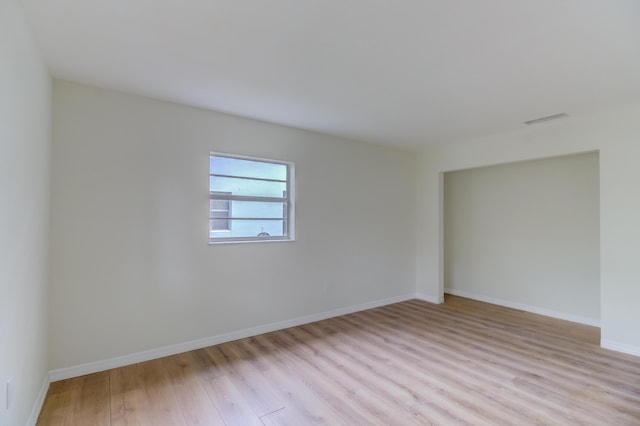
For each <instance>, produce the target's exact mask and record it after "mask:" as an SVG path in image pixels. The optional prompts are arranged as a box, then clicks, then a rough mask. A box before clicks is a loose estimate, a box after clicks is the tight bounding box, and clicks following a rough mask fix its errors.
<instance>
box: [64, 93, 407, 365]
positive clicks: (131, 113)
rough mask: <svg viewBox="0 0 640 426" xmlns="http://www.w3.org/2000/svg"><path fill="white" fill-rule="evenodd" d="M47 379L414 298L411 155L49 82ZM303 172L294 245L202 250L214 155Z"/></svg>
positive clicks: (207, 247) (298, 182) (298, 183)
mask: <svg viewBox="0 0 640 426" xmlns="http://www.w3.org/2000/svg"><path fill="white" fill-rule="evenodd" d="M53 151H54V155H53V189H52V194H53V202H52V244H53V253H52V296H51V310H52V314H51V342H52V344H51V368H52V369H59V368H64V367H69V366H74V365H78V364H81V363H87V362H94V361H98V360H103V359H108V358H112V357H117V356H122V355H126V354H130V353H134V352H139V351H145V350H150V349H154V348H158V347H163V346H167V345H173V344H177V343H181V342H187V341H192V340H195V339H200V338H205V337H209V336H216V335H219V334H222V333H228V332H233V331H236V330H241V329H246V328H249V327H255V326H259V325H261V324H269V323H274V322H277V321H284V320H287V319H290V318H296V317H300V316H304V315H310V314H315V313H319V312H326V311H330V310H333V309H338V308H342V307H347V306H352V305H356V304H360V303H366V302H369V301H375V300H381V299H385V298H390V297H395V296H399V295H406V294H411V293H414V292H415V264H414V261H415V256H414V250H415V237H414V223H415V210H416V208H415V193H416V192H415V191H416V188H415V182H416V176H415V171H416V169H417V161H415V159H414V157H415V155H414V154H411V153H409V152H406V151H400V150H395V149H391V148H385V147H379V146H375V145H371V144H365V143H359V142H353V141H346V140H342V139H337V138H333V137H329V136H324V135H320V134H316V133H310V132H306V131H301V130H296V129H291V128H286V127H282V126H277V125H272V124H266V123H262V122H258V121H254V120H250V119H245V118H239V117H234V116H230V115H225V114H220V113H215V112H211V111H205V110H199V109H193V108H188V107H184V106H180V105H177V104H171V103H166V102H161V101H157V100H151V99H148V98H142V97H137V96H132V95H125V94H121V93H116V92H112V91H106V90H101V89H97V88H92V87H87V86H82V85H77V84H72V83H68V82H63V81H55V82H54V150H53ZM210 151H217V152H223V153H232V154H240V155H250V156H257V157H263V158H273V159H279V160H286V161H293V162H295V172H296V180H295V187H296V197H295V198H296V230H295V235H296V241H293V242H270V243H266V242H261V243H240V244H221V245H208V217H209V211H208V209H209V207H208V203H209V200H208V190H209V189H208V173H209V169H208V167H209V152H210Z"/></svg>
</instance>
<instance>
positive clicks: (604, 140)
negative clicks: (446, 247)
mask: <svg viewBox="0 0 640 426" xmlns="http://www.w3.org/2000/svg"><path fill="white" fill-rule="evenodd" d="M639 116H640V104H630V105H627V106H626V107H621V108H619V109H615V110H610V111H607V112H603V113H600V114H593V115H589V116H583V117H574V118H568V119H564V120H560V121H556V122H550V123H547V124H543V125H540V126H535V127H530V128H526V129H524V130H521V131H518V132H512V133H505V134H500V135H494V136H490V137H485V138H478V139H473V140H467V141H461V142H459V143H456V144H452V145H448V146H438V147H433V148H430V149H427V150H425V151H424V153H423V155H422V160H421V165H420V171H419V173H420V177H419V200H418V215H419V216H418V217H419V222H418V226H419V229H418V243H417V244H418V245H417V256H418V258H417V264H416V274H417V288H418V292H420V293H422V294H424V295H425V296H427V297H430V298H434V299H438V298H440V297H441V296H440V295H441V294H442V287H443V270H444V265H443V247H442V241H443V239H442V229H443V227H442V207H443V204H442V185H441V182H442V173H443V172H447V171H453V170H460V169H465V168H471V167H480V166H486V165H494V164H501V163H508V162H513V161H522V160H529V159H535V158H544V157H553V156H558V155H565V154H572V153H580V152H587V151H599V153H600V293H601V294H600V296H601V297H600V300H601V302H600V318H601V331H602V333H601V336H602V344H603V346H606V347H609V348H616V349H619V350H624V351H626V352H631V353H637V354H640V328H638V326H637V325H638V324H640V310H639V309H638V308H637V301H638V300H640V262H638V251H639V249H640V185H638V182H640V167H638V158H640V120H638V117H639Z"/></svg>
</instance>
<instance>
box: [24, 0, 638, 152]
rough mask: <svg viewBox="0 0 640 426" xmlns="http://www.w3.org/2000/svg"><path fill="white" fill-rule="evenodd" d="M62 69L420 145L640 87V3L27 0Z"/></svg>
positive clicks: (626, 98) (196, 102) (50, 57)
mask: <svg viewBox="0 0 640 426" xmlns="http://www.w3.org/2000/svg"><path fill="white" fill-rule="evenodd" d="M23 4H24V7H25V10H26V12H27V17H28V19H29V21H30V22H31V26H32V28H33V30H34V33H35V35H36V38H37V40H38V43H39V44H40V46H41V49H42V51H43V54H44V56H45V58H46V60H47V62H48V64H49V66H50V69H51V72H52V74H53V75H54V76H55V77H59V78H62V79H66V80H71V81H76V82H81V83H87V84H91V85H96V86H100V87H105V88H112V89H116V90H121V91H126V92H131V93H136V94H142V95H147V96H151V97H155V98H159V99H165V100H170V101H175V102H179V103H183V104H188V105H193V106H197V107H203V108H207V109H213V110H219V111H224V112H229V113H232V114H238V115H242V116H247V117H252V118H257V119H261V120H266V121H270V122H275V123H281V124H285V125H289V126H293V127H299V128H303V129H309V130H315V131H318V132H324V133H329V134H334V135H339V136H343V137H347V138H352V139H358V140H365V141H370V142H375V143H381V144H387V145H395V146H403V147H409V148H411V147H414V148H415V147H420V146H424V145H427V144H433V143H444V142H449V141H454V140H458V139H462V138H466V137H471V136H482V135H486V134H491V133H495V132H500V131H506V130H511V129H517V128H519V127H522V126H524V124H522V122H523V121H525V120H531V119H534V118H538V117H541V116H546V115H551V114H556V113H560V112H566V113H568V114H569V115H579V114H584V113H587V112H592V111H597V110H599V109H604V108H609V107H612V106H615V105H617V104H621V103H626V102H630V101H635V100H637V99H640V1H639V0H46V1H43V0H23Z"/></svg>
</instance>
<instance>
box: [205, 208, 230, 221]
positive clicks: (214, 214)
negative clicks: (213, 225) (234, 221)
mask: <svg viewBox="0 0 640 426" xmlns="http://www.w3.org/2000/svg"><path fill="white" fill-rule="evenodd" d="M228 217H229V211H228V210H211V215H210V216H209V218H210V219H226V218H228Z"/></svg>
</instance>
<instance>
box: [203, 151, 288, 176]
mask: <svg viewBox="0 0 640 426" xmlns="http://www.w3.org/2000/svg"><path fill="white" fill-rule="evenodd" d="M209 170H210V171H211V173H215V174H219V175H227V176H244V177H253V178H261V179H278V180H287V166H286V164H274V163H265V162H262V161H253V160H242V159H239V158H228V157H218V156H213V155H212V156H211V157H210V159H209Z"/></svg>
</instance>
